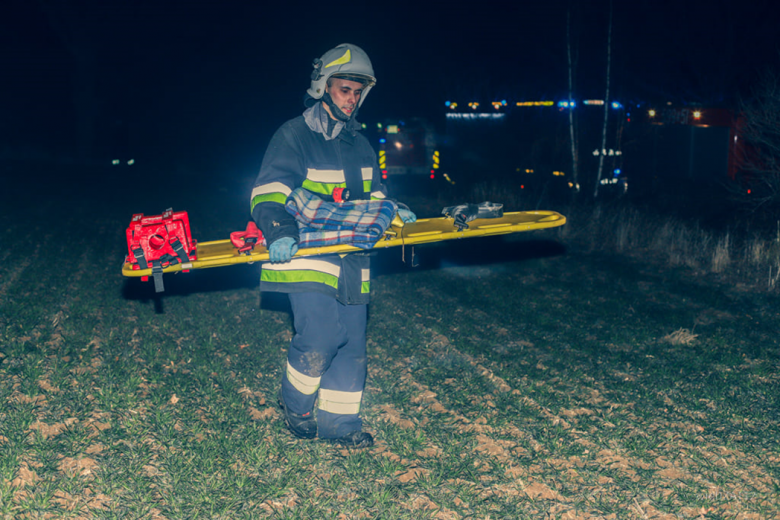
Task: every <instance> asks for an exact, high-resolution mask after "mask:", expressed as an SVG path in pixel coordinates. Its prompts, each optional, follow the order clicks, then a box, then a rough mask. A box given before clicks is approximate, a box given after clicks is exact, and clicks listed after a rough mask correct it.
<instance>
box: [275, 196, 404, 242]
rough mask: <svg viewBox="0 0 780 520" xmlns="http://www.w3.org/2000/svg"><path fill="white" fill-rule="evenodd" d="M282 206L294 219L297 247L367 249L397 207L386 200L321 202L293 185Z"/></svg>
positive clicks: (380, 234) (384, 227) (390, 218)
mask: <svg viewBox="0 0 780 520" xmlns="http://www.w3.org/2000/svg"><path fill="white" fill-rule="evenodd" d="M285 209H286V210H287V213H289V214H290V215H292V216H293V217H295V220H297V221H298V233H299V235H300V236H299V245H300V247H321V246H332V245H337V244H349V245H351V246H355V247H359V248H361V249H371V248H372V247H373V246H374V244H375V243H376V242H377V241H378V240H379V239H380V238H382V235H384V233H385V230H386V229H387V228H388V227H389V226H390V222H391V221H392V220H393V217H394V216H395V213H396V211H398V206H397V205H396V204H395V203H394V202H392V201H390V200H356V201H353V202H342V203H335V202H325V201H324V200H322V199H321V198H319V197H317V196H316V195H314V194H312V193H311V192H310V191H308V190H305V189H303V188H297V189H295V190H293V192H292V193H290V195H289V196H288V197H287V204H286V205H285Z"/></svg>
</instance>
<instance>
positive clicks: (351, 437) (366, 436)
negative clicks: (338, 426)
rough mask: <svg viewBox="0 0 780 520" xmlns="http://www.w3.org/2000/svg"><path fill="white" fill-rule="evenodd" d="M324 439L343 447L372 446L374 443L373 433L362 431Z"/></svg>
mask: <svg viewBox="0 0 780 520" xmlns="http://www.w3.org/2000/svg"><path fill="white" fill-rule="evenodd" d="M323 440H324V441H325V442H329V443H331V444H335V445H337V446H341V447H343V448H370V447H371V446H373V445H374V438H373V437H372V436H371V434H370V433H368V432H362V431H356V432H351V433H348V434H346V435H344V436H342V437H338V438H336V439H323Z"/></svg>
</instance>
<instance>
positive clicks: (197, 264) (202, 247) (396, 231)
mask: <svg viewBox="0 0 780 520" xmlns="http://www.w3.org/2000/svg"><path fill="white" fill-rule="evenodd" d="M565 223H566V217H564V216H563V215H561V214H560V213H556V212H554V211H519V212H515V213H504V216H503V217H502V218H493V219H477V220H473V221H471V222H469V224H468V226H469V227H468V228H467V229H464V230H463V231H458V228H457V227H455V226H454V225H453V220H452V219H451V218H423V219H419V220H418V221H417V222H414V223H412V224H402V223H401V222H400V220H399V219H397V218H396V220H394V221H393V225H392V226H391V227H390V228H389V229H388V230H387V231H386V232H385V237H384V238H383V239H381V240H379V242H377V243H376V244H374V247H373V249H382V248H385V247H395V246H412V245H417V244H429V243H432V242H442V241H445V240H455V239H459V238H471V237H486V236H493V235H507V234H510V233H519V232H522V231H534V230H537V229H546V228H553V227H558V226H562V225H564V224H565ZM354 251H365V249H360V248H357V247H353V246H348V245H337V246H325V247H310V248H305V249H299V250H298V252H297V253H295V256H296V257H299V256H317V255H325V254H332V253H351V252H354ZM267 260H268V250H267V249H266V248H265V247H260V246H257V247H255V249H254V250H253V251H252V252H251V254H248V255H246V254H244V255H242V254H239V253H238V250H237V249H236V248H235V247H233V244H232V243H231V242H230V240H215V241H212V242H198V259H197V260H193V261H192V262H189V263H186V264H176V265H172V266H168V267H165V268H163V273H176V272H179V271H182V270H189V269H205V268H207V267H223V266H227V265H234V264H247V263H254V262H264V261H267ZM122 275H124V276H127V277H140V276H151V275H152V270H151V269H133V266H132V265H131V264H128V263H125V264H124V265H123V266H122Z"/></svg>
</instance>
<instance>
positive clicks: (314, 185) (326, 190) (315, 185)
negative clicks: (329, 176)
mask: <svg viewBox="0 0 780 520" xmlns="http://www.w3.org/2000/svg"><path fill="white" fill-rule="evenodd" d="M301 187H303V188H305V189H307V190H309V191H311V192H314V193H321V194H324V195H330V194H332V193H333V190H334V189H336V188H346V187H347V183H346V182H334V183H333V184H328V183H325V182H312V181H310V180H309V179H304V181H303V184H301ZM363 191H365V190H363Z"/></svg>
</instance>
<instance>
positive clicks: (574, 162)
mask: <svg viewBox="0 0 780 520" xmlns="http://www.w3.org/2000/svg"><path fill="white" fill-rule="evenodd" d="M566 58H567V61H568V65H569V67H568V70H569V140H570V142H571V169H572V184H573V188H572V190H573V191H572V193H577V192H578V191H579V165H580V158H579V150H578V148H579V147H578V142H577V139H576V138H575V135H576V132H575V129H574V110H573V109H572V107H573V106H574V98H573V96H574V62H573V60H572V56H571V2H570V3H569V8H568V9H567V10H566Z"/></svg>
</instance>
